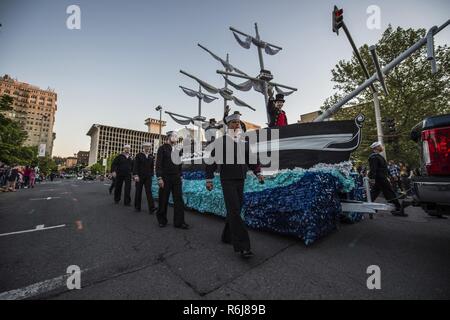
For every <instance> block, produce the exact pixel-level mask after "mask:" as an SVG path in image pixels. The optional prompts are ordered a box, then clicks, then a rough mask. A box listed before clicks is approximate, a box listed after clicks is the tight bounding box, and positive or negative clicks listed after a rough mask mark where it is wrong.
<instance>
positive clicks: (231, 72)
mask: <svg viewBox="0 0 450 320" xmlns="http://www.w3.org/2000/svg"><path fill="white" fill-rule="evenodd" d="M449 21H450V20H449ZM449 21H447V22H446V23H445V24H444V25H442V26H441V27H439V28H438V27H433V28H432V29H430V31H429V32H428V35H427V36H426V37H425V38H423V39H421V40H420V41H418V42H417V43H416V44H414V45H413V46H412V47H410V48H409V49H408V50H406V51H405V52H404V53H402V54H401V55H399V56H398V57H397V58H396V59H394V60H393V61H392V62H390V63H389V64H388V65H386V66H385V67H384V68H381V66H380V65H379V62H378V59H377V55H376V51H375V49H374V47H373V49H372V51H371V53H372V58H373V62H374V65H375V68H376V70H377V72H376V73H375V74H374V75H372V76H371V77H370V76H368V75H367V80H366V81H365V82H364V83H362V84H361V85H360V86H359V87H357V88H356V89H355V90H354V91H353V92H351V93H350V94H349V95H347V96H346V97H344V98H343V99H342V100H340V101H338V102H337V103H336V104H335V105H333V106H332V107H330V108H329V109H327V110H326V111H324V112H323V113H322V114H321V115H320V116H319V117H318V118H317V119H315V120H314V121H313V122H310V123H294V124H289V125H287V126H283V127H270V128H269V127H265V128H261V129H257V130H252V131H250V130H249V131H247V132H246V133H244V134H243V135H242V139H245V138H246V136H247V135H252V136H256V137H257V138H256V141H254V140H249V144H250V149H251V150H254V152H255V153H257V154H258V155H261V156H262V155H263V153H264V155H267V153H269V154H271V153H273V152H276V153H277V154H278V157H277V159H278V163H277V167H276V170H273V167H272V166H270V164H266V165H263V173H264V175H265V176H266V179H265V183H264V184H260V183H259V181H258V179H257V178H256V177H255V176H254V175H253V174H251V173H248V176H247V179H246V182H245V189H244V190H245V193H244V205H243V209H242V217H243V218H244V220H245V222H246V224H247V225H248V226H249V227H251V228H254V229H258V230H266V231H271V232H276V233H279V234H284V235H290V236H295V237H298V238H300V239H302V240H303V241H304V242H305V244H307V245H309V244H311V243H313V242H314V241H316V240H317V239H319V238H322V237H324V236H326V235H327V234H330V233H331V232H333V231H334V230H336V229H337V227H338V224H339V222H340V221H347V222H351V223H354V222H358V221H360V220H361V219H363V218H364V217H365V215H366V214H369V215H370V216H372V214H373V213H376V212H377V211H378V210H391V209H393V207H392V206H391V205H389V204H381V203H374V202H368V201H367V197H366V195H367V193H368V182H367V181H364V182H366V183H364V182H363V179H362V177H360V176H358V174H356V173H353V172H352V164H351V162H350V161H349V160H350V156H351V153H352V152H353V151H355V150H356V149H357V148H358V147H359V145H360V142H361V134H362V131H361V129H362V126H363V125H364V116H363V115H358V116H357V117H356V118H355V119H351V120H345V121H332V120H330V121H323V120H327V118H329V117H330V116H331V115H332V114H334V113H335V112H336V111H338V110H339V109H340V108H341V107H342V106H343V105H345V104H346V103H348V102H349V101H350V100H351V99H353V98H354V97H356V96H357V95H358V94H360V93H361V92H362V91H364V90H366V89H368V88H374V87H373V83H374V82H376V81H378V82H380V84H381V86H382V87H383V89H385V83H384V76H385V75H387V74H388V73H389V71H391V70H392V69H393V68H394V67H395V66H397V65H398V64H400V63H401V62H402V61H403V60H405V59H406V58H407V57H409V56H410V55H411V54H412V53H414V52H415V51H417V50H418V49H420V48H421V47H422V46H426V47H427V58H428V60H430V61H431V64H432V67H433V72H435V71H436V70H435V69H436V65H435V61H434V48H433V36H434V35H435V34H436V33H438V32H439V31H441V30H442V29H443V28H445V27H446V26H447V25H448V24H449ZM230 31H231V32H232V34H233V36H234V38H235V39H236V41H237V42H238V44H239V45H240V46H241V47H243V48H245V49H251V47H256V49H257V52H258V59H259V65H260V70H261V72H260V74H259V75H257V76H256V77H252V76H249V75H248V74H247V73H245V72H243V71H241V70H240V69H238V68H237V67H235V66H234V65H232V64H231V63H230V61H229V55H228V54H227V56H226V58H221V57H220V56H219V55H216V54H215V53H213V52H212V51H210V50H209V49H208V48H206V47H205V46H203V45H201V44H198V46H199V47H200V48H201V49H203V50H204V51H206V52H207V53H208V54H209V55H210V56H211V57H212V58H214V59H215V60H217V61H218V62H219V63H220V64H221V65H222V66H223V68H224V70H217V71H216V73H217V74H219V75H220V77H221V78H222V79H223V80H224V86H223V87H222V88H219V87H216V86H214V85H211V84H210V83H207V82H206V81H203V80H201V79H200V78H199V77H197V76H195V75H192V74H191V73H188V72H186V71H183V70H180V72H181V73H182V74H183V75H185V76H187V77H189V78H191V79H192V80H193V81H195V82H196V84H197V85H198V90H197V89H196V90H194V89H191V88H187V87H183V86H180V89H181V90H182V91H183V92H184V93H185V94H186V95H188V96H190V97H193V98H197V99H198V113H197V115H194V116H189V115H183V114H178V113H173V112H170V111H165V113H166V114H168V115H169V116H170V117H171V118H172V120H174V121H175V122H176V123H177V124H179V125H181V126H183V127H184V128H182V129H180V130H179V135H180V136H181V137H182V138H183V140H184V143H186V141H189V140H192V141H202V142H201V143H194V144H193V145H192V148H190V149H189V150H190V152H186V148H184V149H183V150H184V152H183V155H182V158H181V159H182V163H183V164H182V167H183V178H184V179H183V198H184V202H185V206H186V208H189V209H192V210H194V211H196V212H199V213H204V214H214V215H218V216H221V217H225V215H226V210H225V204H224V200H223V194H222V189H221V184H220V179H219V176H218V174H216V176H215V178H214V179H215V181H214V182H215V183H214V185H215V186H216V187H215V188H214V189H213V190H212V191H207V190H206V188H205V173H204V167H205V162H206V160H207V158H208V157H209V156H210V153H208V151H207V149H208V147H207V145H208V142H207V141H205V140H209V139H205V136H209V137H211V135H213V136H214V137H219V136H220V135H221V134H224V132H225V124H223V122H221V121H218V123H217V124H214V125H211V123H209V121H207V120H206V118H205V117H203V116H202V103H211V102H213V101H216V100H218V99H219V97H217V96H215V95H219V96H220V97H221V98H223V102H224V104H223V105H224V110H223V111H222V110H221V112H220V113H218V119H222V118H223V116H224V112H225V109H226V107H227V106H228V105H229V104H230V103H233V104H234V105H236V106H237V107H241V108H246V109H248V110H249V112H253V111H255V110H256V109H257V108H255V107H253V106H251V105H249V104H247V103H246V102H245V101H244V100H242V99H241V98H239V97H237V96H236V93H235V92H234V91H233V90H232V89H231V88H233V89H234V90H235V91H243V92H245V91H250V90H255V91H257V92H259V93H261V94H262V95H263V96H264V108H266V107H267V106H268V101H269V97H268V91H267V89H268V87H271V88H273V89H274V90H275V91H276V92H277V93H280V94H283V95H284V96H288V95H290V94H293V93H295V92H296V91H297V89H296V88H293V87H290V86H287V85H284V84H280V83H277V82H275V81H274V80H273V75H272V73H271V72H270V71H269V70H267V69H266V68H265V66H264V60H263V55H264V54H268V55H272V56H274V55H276V54H277V53H278V52H280V51H281V50H282V48H281V47H279V46H277V45H274V44H271V43H268V42H265V41H263V40H262V39H261V38H260V35H259V31H258V25H257V24H256V23H255V36H252V35H249V34H246V33H244V32H241V31H239V30H237V29H235V28H232V27H230ZM230 78H232V79H233V80H231V79H230ZM235 78H237V79H243V80H244V82H242V83H237V81H236V80H234V79H235ZM385 93H386V94H387V90H385ZM261 105H262V104H261ZM266 111H267V110H266ZM267 114H268V112H267ZM189 125H193V126H194V128H196V129H195V130H188V129H187V126H189ZM275 131H276V132H275ZM192 132H194V135H195V137H193V136H192ZM261 137H264V139H260V138H261ZM252 141H253V143H252ZM153 194H154V195H155V197H157V195H158V186H157V184H156V183H154V184H153Z"/></svg>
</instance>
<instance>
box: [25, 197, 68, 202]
mask: <svg viewBox="0 0 450 320" xmlns="http://www.w3.org/2000/svg"><path fill="white" fill-rule="evenodd" d="M52 199H61V197H47V198H34V199H30V200H31V201H38V200H52Z"/></svg>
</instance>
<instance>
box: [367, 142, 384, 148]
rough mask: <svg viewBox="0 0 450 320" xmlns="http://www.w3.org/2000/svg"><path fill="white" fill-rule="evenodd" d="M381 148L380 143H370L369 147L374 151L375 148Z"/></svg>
mask: <svg viewBox="0 0 450 320" xmlns="http://www.w3.org/2000/svg"><path fill="white" fill-rule="evenodd" d="M380 146H381V142H380V141H375V142H374V143H372V144H371V145H370V149H375V148H376V147H380Z"/></svg>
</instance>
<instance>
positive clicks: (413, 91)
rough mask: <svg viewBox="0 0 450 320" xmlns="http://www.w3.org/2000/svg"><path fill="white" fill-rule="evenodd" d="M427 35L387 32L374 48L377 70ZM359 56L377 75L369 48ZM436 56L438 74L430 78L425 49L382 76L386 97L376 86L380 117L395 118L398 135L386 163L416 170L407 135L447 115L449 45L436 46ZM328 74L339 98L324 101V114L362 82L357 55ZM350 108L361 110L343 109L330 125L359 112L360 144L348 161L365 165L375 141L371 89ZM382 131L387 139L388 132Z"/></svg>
mask: <svg viewBox="0 0 450 320" xmlns="http://www.w3.org/2000/svg"><path fill="white" fill-rule="evenodd" d="M425 34H426V31H425V29H418V30H414V29H411V28H410V29H403V28H400V27H398V28H397V29H395V30H394V29H393V28H392V26H389V27H388V28H387V29H386V30H385V32H384V33H383V36H382V38H381V40H380V41H379V42H378V43H377V53H378V58H379V60H380V64H381V66H382V67H383V66H385V65H386V64H388V63H389V62H391V61H392V60H393V59H394V58H396V57H397V56H399V55H400V54H401V53H402V52H403V51H405V50H406V49H408V48H409V47H410V46H412V45H413V44H414V43H415V42H417V41H418V40H420V38H422V37H424V36H425ZM342 41H344V39H342ZM359 50H360V54H361V56H362V59H363V61H364V63H365V65H366V66H367V68H368V70H369V74H373V73H375V68H374V66H373V63H372V59H371V56H370V52H369V48H368V46H367V45H364V46H362V47H361V48H360V49H359ZM435 54H436V59H437V64H438V68H439V71H438V73H436V74H434V75H433V74H432V73H431V67H430V63H429V62H428V61H427V60H426V49H425V47H423V48H422V49H421V50H418V51H417V52H416V53H415V54H413V55H412V56H410V57H409V58H407V59H406V60H405V61H403V62H402V63H401V64H400V65H399V66H397V67H396V68H395V69H393V70H392V71H391V72H390V73H389V74H388V75H387V76H386V85H387V87H388V90H389V95H388V96H385V95H384V93H383V91H382V89H381V86H380V85H379V83H378V82H377V83H376V84H375V87H376V89H377V91H378V93H379V98H380V109H381V116H382V117H383V118H387V117H389V118H393V119H394V120H395V123H396V129H397V133H396V135H395V136H393V137H391V138H393V141H392V142H388V143H386V153H387V157H388V159H394V160H398V161H404V162H406V163H408V164H410V165H413V166H415V165H418V161H419V153H418V150H417V146H416V144H415V143H414V142H413V141H411V140H410V139H409V133H410V130H411V129H412V127H414V126H415V125H416V124H417V123H419V122H420V121H422V120H423V119H424V118H426V117H428V116H432V115H438V114H445V113H450V104H449V101H450V86H449V83H450V50H449V48H448V46H447V45H444V46H437V47H436V49H435ZM331 72H332V76H333V77H332V81H333V82H334V83H335V86H334V89H336V90H337V92H336V93H335V94H334V95H333V96H331V97H329V98H328V99H326V100H325V102H324V104H323V106H322V109H327V108H329V107H330V106H332V105H333V104H334V103H335V102H337V101H338V100H339V99H340V98H342V97H344V96H345V95H347V94H348V93H350V92H351V91H353V90H354V89H355V88H356V87H357V86H358V85H360V84H361V83H363V82H364V81H365V80H366V79H365V76H364V73H363V71H362V69H361V67H360V65H359V63H358V61H357V59H356V56H355V55H353V57H352V59H351V60H350V61H344V60H341V61H339V62H338V64H337V65H336V66H335V68H334V69H333V70H332V71H331ZM352 104H353V105H357V104H362V105H360V106H357V107H350V108H343V109H341V110H340V111H339V112H338V113H337V114H336V115H335V116H334V119H336V120H343V119H351V118H353V117H355V116H356V115H357V114H358V113H360V112H361V113H363V114H364V115H365V117H366V121H365V123H364V128H363V140H362V144H361V146H360V148H359V149H358V150H357V151H356V152H354V153H353V155H352V156H353V158H354V159H355V160H359V161H364V162H365V161H366V160H367V156H368V155H369V153H370V150H369V149H368V147H369V146H370V144H371V143H372V142H374V141H376V140H377V133H376V124H375V113H374V107H373V102H372V93H371V91H370V89H367V90H366V91H364V92H363V93H361V94H360V95H359V96H358V97H356V98H355V99H354V100H353V101H352ZM383 129H384V130H383V132H384V134H385V135H386V128H383ZM386 138H387V137H385V140H386Z"/></svg>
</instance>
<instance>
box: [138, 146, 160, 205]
mask: <svg viewBox="0 0 450 320" xmlns="http://www.w3.org/2000/svg"><path fill="white" fill-rule="evenodd" d="M151 146H152V144H151V143H150V142H145V143H143V144H142V147H143V152H140V153H138V154H137V155H136V157H135V158H134V164H133V178H134V181H135V182H136V191H135V196H134V208H135V210H136V211H141V202H142V188H144V187H145V195H146V197H147V204H148V210H149V213H150V214H152V213H153V212H155V210H156V208H155V202H154V201H153V196H152V180H153V175H154V169H153V168H154V164H155V162H154V158H153V155H152V154H151V153H150V150H151Z"/></svg>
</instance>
